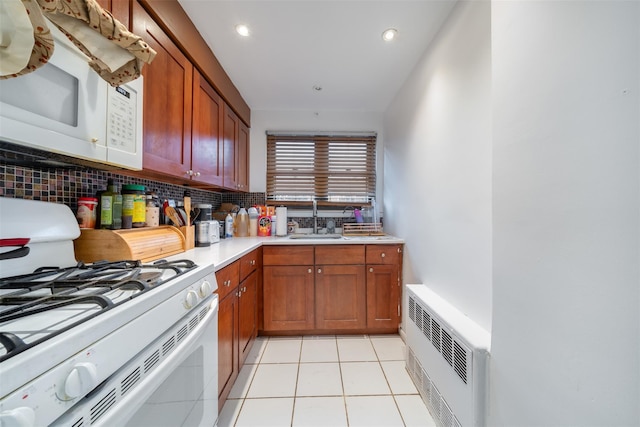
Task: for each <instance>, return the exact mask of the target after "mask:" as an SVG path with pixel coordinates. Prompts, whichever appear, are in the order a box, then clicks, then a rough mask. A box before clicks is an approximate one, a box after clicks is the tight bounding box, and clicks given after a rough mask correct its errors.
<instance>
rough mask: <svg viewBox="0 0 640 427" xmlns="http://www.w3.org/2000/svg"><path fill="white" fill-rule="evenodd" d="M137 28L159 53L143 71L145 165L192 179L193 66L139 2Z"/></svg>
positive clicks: (135, 11)
mask: <svg viewBox="0 0 640 427" xmlns="http://www.w3.org/2000/svg"><path fill="white" fill-rule="evenodd" d="M133 30H134V33H135V34H137V35H139V36H141V37H142V38H143V39H144V40H145V41H146V42H147V43H148V44H149V46H151V47H152V48H153V49H154V50H155V51H156V52H157V55H156V57H155V59H154V60H153V62H152V63H151V64H148V65H145V66H144V67H143V70H142V74H143V76H144V125H143V126H144V132H143V133H144V155H143V168H144V169H145V170H151V171H155V172H160V173H164V174H168V175H172V176H175V177H182V178H189V171H190V170H191V113H192V94H193V66H192V64H191V62H190V61H189V59H188V58H187V57H186V56H185V55H184V54H183V53H182V51H181V50H180V49H179V48H178V46H176V44H175V43H174V42H173V41H172V40H171V39H170V38H169V36H168V35H167V34H166V33H165V32H164V31H163V30H162V28H160V26H159V25H158V24H157V23H156V22H155V21H154V20H153V19H152V18H151V16H150V15H149V14H148V13H147V12H146V11H145V10H144V9H143V8H142V7H141V6H140V5H139V4H138V3H137V2H134V3H133Z"/></svg>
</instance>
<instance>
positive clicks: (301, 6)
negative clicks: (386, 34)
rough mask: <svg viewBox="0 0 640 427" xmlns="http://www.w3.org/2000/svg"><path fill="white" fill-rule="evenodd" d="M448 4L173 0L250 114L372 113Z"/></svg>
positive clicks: (435, 0) (423, 0) (384, 102)
mask: <svg viewBox="0 0 640 427" xmlns="http://www.w3.org/2000/svg"><path fill="white" fill-rule="evenodd" d="M455 1H456V0H385V1H376V0H279V1H276V0H179V2H180V4H181V5H182V7H183V8H184V10H185V11H186V13H187V14H188V15H189V17H190V18H191V20H192V21H193V23H194V24H195V25H196V27H197V28H198V30H199V31H200V33H201V34H202V36H203V38H204V39H205V40H206V41H207V43H208V44H209V46H210V47H211V50H212V51H213V52H214V54H215V55H216V57H217V58H218V61H220V63H221V64H222V66H223V68H224V69H225V71H226V72H227V74H228V75H229V76H230V77H231V79H232V80H233V83H234V84H235V85H236V87H237V88H238V90H239V91H240V93H241V94H242V96H243V98H244V99H245V101H246V102H247V103H248V104H249V107H250V108H251V109H252V110H307V111H327V110H355V111H378V112H380V111H384V110H385V109H386V107H387V106H388V104H389V103H390V102H391V100H392V99H393V97H394V95H395V94H396V93H397V91H398V89H400V87H401V85H402V83H403V82H404V81H405V80H406V78H407V77H408V75H409V73H410V72H411V70H412V69H413V68H414V66H415V65H416V63H417V61H418V59H419V58H420V56H421V55H422V54H423V53H424V52H425V50H426V49H427V47H428V45H429V43H430V42H431V40H432V39H433V37H434V35H435V34H436V33H437V31H438V29H439V28H440V26H441V25H442V23H443V21H444V20H445V18H446V16H447V15H448V14H449V12H450V11H451V9H452V7H453V6H454V4H455ZM240 23H242V24H246V25H248V26H249V28H250V29H251V35H250V36H249V37H247V38H243V37H241V36H239V35H238V34H237V33H236V32H235V26H236V25H237V24H240ZM389 27H393V28H396V29H397V30H398V36H397V38H396V39H395V40H394V41H393V42H391V43H389V42H384V41H383V40H382V32H383V31H384V30H385V29H387V28H389ZM314 86H321V87H322V90H321V91H316V90H314V89H313V87H314Z"/></svg>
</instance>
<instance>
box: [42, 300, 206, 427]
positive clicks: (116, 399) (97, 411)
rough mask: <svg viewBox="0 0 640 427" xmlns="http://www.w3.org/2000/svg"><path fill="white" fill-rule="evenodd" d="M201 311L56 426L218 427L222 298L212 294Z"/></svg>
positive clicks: (138, 356) (144, 351)
mask: <svg viewBox="0 0 640 427" xmlns="http://www.w3.org/2000/svg"><path fill="white" fill-rule="evenodd" d="M200 307H201V308H199V309H197V310H195V313H194V312H192V313H190V314H189V316H187V317H185V318H184V319H182V320H181V321H180V322H178V323H176V325H175V326H174V327H172V328H171V329H169V330H168V331H167V332H166V333H165V334H164V335H163V336H162V337H159V338H158V339H156V340H155V341H154V342H153V343H152V344H151V345H149V346H148V347H147V348H145V349H144V350H143V351H141V352H140V353H139V354H138V355H137V356H136V357H135V358H134V359H133V360H132V361H130V362H129V363H127V364H126V365H125V366H124V367H123V368H122V369H120V370H118V372H116V373H115V374H114V375H112V376H111V377H110V378H109V379H108V380H106V381H105V382H104V383H103V384H101V385H100V386H99V387H98V388H97V389H96V390H94V391H92V392H91V393H90V395H88V396H87V397H86V398H85V399H83V400H84V401H83V402H82V403H78V405H77V406H76V407H74V408H73V409H72V410H71V411H69V412H68V413H67V414H65V416H63V417H61V418H60V419H58V420H56V422H55V423H54V424H53V425H55V426H58V425H60V426H63V425H64V426H69V425H74V426H75V425H89V424H90V425H91V426H103V427H112V426H135V427H161V426H167V427H169V426H170V427H178V426H193V427H212V426H215V425H216V423H217V418H218V296H217V294H211V296H210V297H208V298H207V299H206V300H205V301H204V302H203V303H202V304H201V305H200ZM165 353H166V354H167V356H165V355H164V354H165ZM87 421H88V424H85V423H86V422H87Z"/></svg>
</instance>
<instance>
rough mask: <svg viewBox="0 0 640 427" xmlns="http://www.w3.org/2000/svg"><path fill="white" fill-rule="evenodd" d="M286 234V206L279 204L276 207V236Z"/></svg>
mask: <svg viewBox="0 0 640 427" xmlns="http://www.w3.org/2000/svg"><path fill="white" fill-rule="evenodd" d="M286 235H287V208H286V207H284V206H279V207H277V208H276V236H286Z"/></svg>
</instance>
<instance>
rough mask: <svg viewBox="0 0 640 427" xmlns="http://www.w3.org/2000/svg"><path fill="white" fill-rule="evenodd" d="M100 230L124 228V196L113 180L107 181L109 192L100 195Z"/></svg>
mask: <svg viewBox="0 0 640 427" xmlns="http://www.w3.org/2000/svg"><path fill="white" fill-rule="evenodd" d="M100 228H106V229H110V230H119V229H120V228H122V194H120V191H119V190H118V185H117V184H116V183H115V182H114V180H113V179H112V178H109V180H108V181H107V191H105V192H104V193H102V194H101V195H100Z"/></svg>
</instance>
